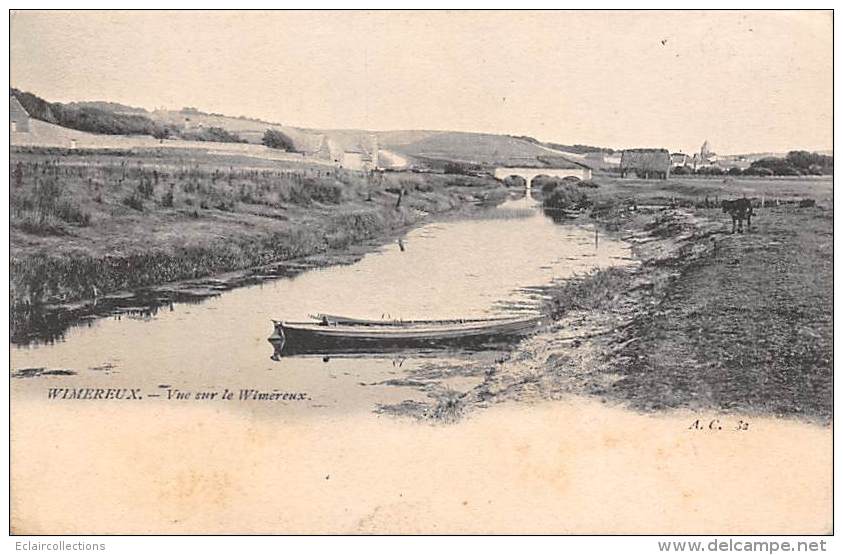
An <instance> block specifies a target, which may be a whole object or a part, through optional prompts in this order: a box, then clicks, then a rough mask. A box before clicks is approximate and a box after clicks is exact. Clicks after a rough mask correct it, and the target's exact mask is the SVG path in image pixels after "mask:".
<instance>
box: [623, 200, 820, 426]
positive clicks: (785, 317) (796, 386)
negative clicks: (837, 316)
mask: <svg viewBox="0 0 843 555" xmlns="http://www.w3.org/2000/svg"><path fill="white" fill-rule="evenodd" d="M703 212H705V211H703ZM704 215H705V216H711V217H714V218H716V217H717V214H711V215H709V214H704ZM724 223H725V222H724ZM754 225H755V226H756V227H755V229H754V231H753V232H752V233H745V234H743V235H740V234H736V235H728V236H720V237H718V238H716V241H717V248H712V249H709V250H707V251H706V254H705V256H702V257H700V258H699V259H697V260H694V261H693V262H690V263H682V262H681V261H680V262H678V263H677V264H676V266H677V267H678V271H679V272H680V275H679V276H678V277H677V278H676V279H674V280H673V281H672V282H671V283H670V285H669V286H668V287H667V289H666V291H665V294H664V297H663V298H662V299H661V300H660V301H659V302H658V304H657V305H656V306H655V307H654V309H653V310H650V311H648V312H647V313H645V314H643V315H641V316H639V317H638V318H637V320H636V322H635V328H634V329H635V331H636V336H637V337H638V338H639V340H638V342H637V344H635V345H634V346H633V347H632V348H631V349H630V350H629V352H628V353H627V355H629V361H630V362H629V364H627V365H624V367H623V368H622V369H620V372H622V374H623V378H622V379H621V380H620V381H619V382H618V383H617V384H616V386H615V389H616V391H617V393H618V394H619V395H620V396H621V397H623V398H625V399H627V400H630V401H632V402H633V403H634V404H636V405H639V406H643V407H652V408H658V407H663V406H668V407H683V406H699V407H715V408H718V409H739V410H741V411H744V412H751V413H759V412H768V413H773V414H788V415H805V416H809V417H820V418H828V417H830V415H831V408H832V388H831V368H832V295H833V268H832V248H833V247H832V214H831V212H830V211H826V210H822V209H819V208H794V207H788V208H787V209H786V208H783V207H777V208H773V209H769V210H765V211H764V212H763V214H762V215H760V216H759V218H758V219H757V223H756V224H754ZM703 240H704V239H703Z"/></svg>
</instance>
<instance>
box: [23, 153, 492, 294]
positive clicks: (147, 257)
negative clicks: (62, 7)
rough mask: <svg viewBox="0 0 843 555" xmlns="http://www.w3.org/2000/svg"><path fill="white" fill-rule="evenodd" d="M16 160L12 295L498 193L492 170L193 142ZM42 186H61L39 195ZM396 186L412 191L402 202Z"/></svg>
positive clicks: (129, 281) (313, 240)
mask: <svg viewBox="0 0 843 555" xmlns="http://www.w3.org/2000/svg"><path fill="white" fill-rule="evenodd" d="M19 164H20V166H19ZM18 167H20V172H19V173H20V178H18V177H17V174H18ZM10 170H11V174H12V179H11V182H12V185H11V191H10V201H11V207H12V217H11V251H10V255H11V267H12V281H11V287H10V296H11V300H12V304H13V305H15V304H20V303H36V304H37V303H40V302H55V301H70V300H76V299H82V298H89V297H90V296H91V295H92V294H93V293H92V292H93V291H94V288H96V290H97V291H98V293H99V294H102V293H106V292H110V291H115V290H121V289H126V288H133V287H139V286H146V285H153V284H159V283H162V282H167V281H173V280H179V279H187V278H195V277H201V276H207V275H211V274H214V273H218V272H224V271H230V270H236V269H242V268H246V267H251V266H256V265H261V264H267V263H269V262H272V261H277V260H284V259H289V258H293V257H297V256H301V255H306V254H313V253H316V252H322V251H325V250H327V249H331V248H343V247H344V246H346V245H348V244H350V243H354V242H358V241H361V240H365V239H369V238H373V237H376V236H378V235H379V234H381V233H383V232H385V231H388V230H391V229H395V228H398V227H401V226H404V225H407V224H410V223H412V222H413V221H414V220H415V219H416V218H418V214H419V212H418V211H419V210H423V211H425V212H439V211H443V210H448V209H452V208H455V207H457V206H460V205H462V204H464V202H465V200H468V199H476V198H482V197H486V196H489V195H495V194H501V193H502V189H501V188H500V186H499V185H498V184H497V183H496V182H494V181H493V180H482V179H477V178H468V177H463V176H443V175H415V174H398V173H394V174H375V175H374V176H371V177H367V176H364V175H362V174H356V173H351V172H344V171H340V170H334V169H328V168H325V167H320V166H306V165H302V164H292V163H287V164H285V163H279V162H276V163H272V162H267V161H261V160H255V159H251V158H245V157H241V158H238V157H221V156H210V155H206V154H203V153H201V152H189V153H184V152H169V151H149V152H146V153H142V154H137V153H133V154H131V153H118V154H111V155H109V154H104V153H82V152H64V153H59V154H55V153H51V154H44V153H39V152H34V153H33V152H15V153H13V154H12V159H11V167H10ZM18 181H20V184H18ZM50 189H53V190H58V196H57V198H54V199H47V201H45V200H44V199H43V198H42V197H44V196H45V194H46V193H44V191H49V190H50ZM399 189H404V190H406V191H407V195H406V196H405V197H404V199H403V200H402V203H401V206H400V208H398V209H396V203H397V198H398V195H397V194H395V192H396V191H397V190H399ZM144 190H145V191H146V195H144V194H143V193H142V191H144ZM170 192H172V206H168V204H169V202H168V201H167V197H168V195H169V194H170ZM129 199H133V200H129ZM48 201H49V202H48ZM86 218H89V219H90V222H89V223H88V224H87V225H84V219H86ZM70 220H75V221H70Z"/></svg>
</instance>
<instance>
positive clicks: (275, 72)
mask: <svg viewBox="0 0 843 555" xmlns="http://www.w3.org/2000/svg"><path fill="white" fill-rule="evenodd" d="M832 74H833V72H832V15H831V12H830V11H825V12H820V11H815V12H794V11H790V12H773V11H763V12H760V11H758V12H738V11H734V12H664V11H648V12H606V11H591V12H562V11H557V12H506V11H489V12H456V11H454V12H412V13H411V12H362V11H357V12H254V11H250V12H230V11H229V12H189V13H188V12H155V11H144V12H140V11H138V12H91V11H86V12H58V11H53V12H38V11H16V12H13V13H12V16H11V85H12V86H14V87H17V88H19V89H22V90H26V91H29V92H33V93H35V94H37V95H39V96H41V97H43V98H45V99H47V100H50V101H58V102H70V101H78V100H108V101H113V102H120V103H123V104H129V105H132V106H139V107H144V108H147V109H154V108H158V107H166V108H173V109H178V108H181V107H183V106H193V107H196V108H199V109H201V110H204V111H207V112H220V113H224V114H227V115H233V116H237V115H244V116H250V117H257V118H262V119H266V120H269V121H272V122H278V123H283V124H286V125H293V126H300V127H314V128H329V129H340V128H354V129H370V130H390V129H438V130H457V131H477V132H488V133H503V134H512V135H530V136H533V137H536V138H538V139H541V140H545V141H552V142H558V143H563V144H575V143H578V144H591V145H599V146H605V147H613V148H629V147H664V148H669V149H670V150H671V151H684V152H694V151H698V150H699V148H700V145H701V144H702V142H703V140H705V139H708V141H709V142H710V143H711V145H712V147H713V150H715V151H716V152H719V153H723V154H726V153H748V152H782V151H787V150H791V149H797V148H801V149H809V150H814V149H830V148H831V147H832V107H833V97H832Z"/></svg>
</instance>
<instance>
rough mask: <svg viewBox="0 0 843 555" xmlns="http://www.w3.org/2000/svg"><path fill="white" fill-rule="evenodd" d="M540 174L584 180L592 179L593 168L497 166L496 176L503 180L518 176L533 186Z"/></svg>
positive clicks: (529, 185) (528, 186)
mask: <svg viewBox="0 0 843 555" xmlns="http://www.w3.org/2000/svg"><path fill="white" fill-rule="evenodd" d="M540 175H546V176H548V177H558V178H563V177H576V178H578V179H581V180H583V181H587V180H589V179H591V168H587V167H585V166H582V167H577V168H517V167H516V168H496V169H495V178H496V179H500V180H501V181H503V180H504V179H506V178H507V177H510V176H518V177H521V178H523V179H524V181H526V182H527V188H528V189H530V188H531V187H532V183H533V178H535V177H538V176H540Z"/></svg>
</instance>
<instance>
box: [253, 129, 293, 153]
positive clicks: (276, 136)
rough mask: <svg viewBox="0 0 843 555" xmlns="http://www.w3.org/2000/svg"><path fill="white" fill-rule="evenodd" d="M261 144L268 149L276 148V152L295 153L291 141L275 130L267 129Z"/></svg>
mask: <svg viewBox="0 0 843 555" xmlns="http://www.w3.org/2000/svg"><path fill="white" fill-rule="evenodd" d="M261 142H262V143H263V144H264V145H266V146H268V147H269V148H277V149H278V150H286V151H287V152H295V151H296V146H295V144H294V143H293V140H292V139H291V138H290V137H288V136H287V135H285V134H284V133H282V132H281V131H278V130H277V129H267V130H266V133H264V134H263V140H262V141H261Z"/></svg>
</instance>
